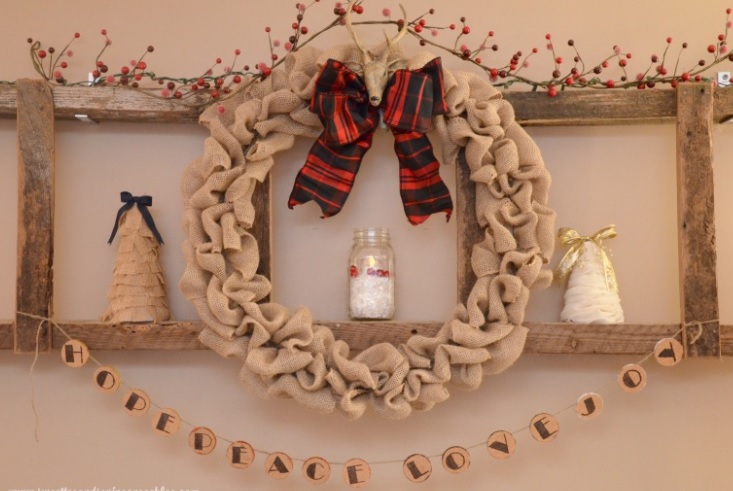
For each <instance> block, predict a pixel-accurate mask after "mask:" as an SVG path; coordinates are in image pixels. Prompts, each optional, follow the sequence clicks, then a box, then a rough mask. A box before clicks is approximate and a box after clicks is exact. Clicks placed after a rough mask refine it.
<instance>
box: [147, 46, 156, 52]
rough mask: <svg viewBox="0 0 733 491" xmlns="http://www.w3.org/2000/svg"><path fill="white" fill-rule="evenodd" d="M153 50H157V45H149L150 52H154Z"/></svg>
mask: <svg viewBox="0 0 733 491" xmlns="http://www.w3.org/2000/svg"><path fill="white" fill-rule="evenodd" d="M153 51H155V47H153V45H152V44H151V45H149V46H148V53H152V52H153Z"/></svg>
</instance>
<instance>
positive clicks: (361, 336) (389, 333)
mask: <svg viewBox="0 0 733 491" xmlns="http://www.w3.org/2000/svg"><path fill="white" fill-rule="evenodd" d="M319 324H321V325H326V326H328V327H330V328H331V330H332V331H333V332H334V336H335V337H336V339H342V340H344V341H346V342H347V343H349V346H351V348H352V350H354V351H362V350H364V349H366V348H368V347H369V346H372V345H374V344H377V343H381V342H390V343H392V344H394V345H399V344H400V343H404V342H405V341H406V340H407V339H408V338H409V337H410V336H412V335H415V334H419V335H423V336H433V335H435V333H436V332H438V329H439V328H440V326H441V323H439V322H415V323H408V322H319ZM60 326H61V328H62V329H63V330H64V331H65V332H67V333H68V334H69V335H70V336H72V337H73V338H78V339H80V340H82V341H84V342H85V343H86V344H87V346H89V348H90V349H93V350H166V351H178V350H199V349H206V347H205V346H204V345H202V344H201V343H199V341H198V335H199V333H200V332H201V330H202V329H203V328H204V324H203V323H202V322H199V321H195V322H166V323H162V324H120V325H108V324H104V323H100V322H62V323H60ZM526 326H527V328H528V329H529V334H528V336H527V344H526V346H525V349H524V352H525V353H526V354H530V353H532V354H586V355H587V354H607V355H620V354H626V355H640V356H644V355H648V354H650V353H652V352H653V350H654V345H655V344H656V342H657V341H659V340H660V339H662V338H664V337H671V336H675V334H676V333H678V332H679V331H680V326H679V325H678V324H615V325H598V324H596V325H588V324H562V323H540V322H527V323H526ZM720 329H721V340H722V354H723V355H724V356H733V325H723V326H721V327H720ZM680 337H681V336H677V338H678V339H679V338H680ZM12 339H13V337H12V324H10V323H0V350H9V349H12V348H13V341H12ZM65 341H66V337H65V336H64V335H63V334H62V333H61V332H59V331H58V330H55V331H54V342H55V344H56V345H58V346H60V345H61V344H63V343H64V342H65Z"/></svg>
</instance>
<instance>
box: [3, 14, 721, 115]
mask: <svg viewBox="0 0 733 491" xmlns="http://www.w3.org/2000/svg"><path fill="white" fill-rule="evenodd" d="M318 3H320V0H311V3H309V4H305V3H300V2H298V3H296V4H295V9H296V15H295V20H294V21H292V23H291V24H290V26H289V27H290V34H289V35H288V37H287V41H286V42H284V43H281V41H280V40H279V39H277V38H274V37H273V30H272V29H271V28H270V27H269V26H268V27H265V33H266V34H267V40H268V47H269V59H268V60H267V61H260V62H258V63H256V64H255V65H254V70H252V69H250V65H249V64H244V65H242V66H240V67H239V68H238V67H237V60H238V59H239V56H240V55H241V51H240V50H239V49H236V50H234V57H233V59H232V62H231V64H230V65H227V66H223V67H222V60H221V58H216V60H215V62H214V63H213V64H212V65H211V66H210V67H209V68H207V69H206V70H204V71H203V72H202V73H201V74H200V75H199V76H195V77H173V76H159V75H157V74H156V73H155V72H153V71H150V70H148V62H147V61H146V60H145V58H146V56H148V55H149V54H150V53H153V51H154V47H153V46H152V45H151V46H148V47H147V49H145V50H144V51H143V53H142V54H141V55H140V56H138V57H136V58H134V59H132V60H131V61H130V62H129V64H125V65H122V66H121V67H120V69H119V70H118V71H117V72H115V73H110V69H109V65H108V64H107V63H105V62H104V61H103V60H102V56H103V55H104V54H105V52H106V50H107V48H109V46H110V45H111V44H112V41H111V40H110V38H109V37H108V35H107V30H105V29H102V30H101V35H102V36H103V45H102V47H101V49H100V51H99V53H98V54H97V56H96V58H95V59H94V66H93V67H92V70H91V71H90V78H89V79H88V80H86V81H77V82H69V81H68V80H67V79H66V77H65V76H64V70H65V69H66V68H68V67H69V64H70V59H71V58H72V57H73V54H74V53H73V51H72V50H71V46H72V44H73V43H74V41H76V40H77V39H79V38H80V34H79V33H75V34H74V35H73V37H72V38H71V40H70V41H69V42H68V43H67V44H66V45H65V46H64V48H63V49H61V50H60V51H57V50H55V49H54V48H53V47H52V46H50V47H48V48H44V47H43V44H42V43H41V42H40V41H34V40H33V39H31V38H28V43H29V44H30V56H31V62H32V63H33V67H34V69H35V70H36V72H37V73H38V74H39V75H40V76H41V77H42V78H44V79H45V80H47V81H48V82H49V83H54V84H58V85H64V86H82V85H83V86H89V85H91V86H124V87H132V88H135V89H138V90H143V91H145V92H146V93H149V94H151V95H154V96H156V97H162V98H170V99H177V100H181V101H186V102H187V103H188V104H190V105H208V104H211V103H213V102H215V101H216V100H220V99H221V98H224V97H227V96H228V95H229V94H231V93H233V92H234V91H235V89H236V88H237V87H238V86H240V87H241V86H247V85H249V84H252V83H255V82H257V81H260V80H264V79H265V78H267V77H268V76H269V75H270V73H272V70H273V69H275V68H276V67H277V66H278V65H280V64H281V63H282V62H283V61H284V60H285V59H286V58H287V56H288V54H289V53H291V52H294V51H297V50H298V49H301V48H303V47H304V46H306V45H308V44H310V43H311V42H313V41H314V40H315V39H317V38H318V37H320V36H321V35H323V34H324V33H326V32H328V31H330V30H332V29H334V28H337V27H340V26H342V25H343V24H344V15H345V14H346V12H347V9H351V11H352V12H353V13H355V14H358V15H361V14H363V13H364V12H365V8H364V5H363V1H362V0H353V1H351V2H345V3H342V2H338V3H336V5H335V7H334V9H333V14H334V18H333V19H332V20H331V21H329V22H327V23H326V25H325V26H323V27H321V28H320V29H316V30H314V31H313V32H312V33H311V30H310V29H309V27H308V26H307V25H305V18H306V14H307V12H308V11H309V9H311V8H313V7H314V6H315V5H316V4H318ZM381 14H382V17H383V19H376V20H375V19H372V20H363V21H358V22H353V25H372V26H373V25H381V26H390V25H393V26H396V27H397V28H398V29H400V28H402V26H403V25H404V23H405V22H407V25H408V31H407V32H408V33H409V34H410V35H411V36H412V37H413V38H414V39H415V40H416V41H417V42H418V44H419V45H420V46H428V45H429V46H432V47H434V48H437V49H439V50H441V51H443V52H445V53H448V54H450V55H452V56H455V57H457V58H459V59H461V60H463V61H466V62H468V63H471V64H472V65H474V66H475V67H477V68H478V69H480V70H483V71H484V72H485V73H486V75H487V76H488V77H489V79H490V80H491V82H492V83H493V84H494V85H495V86H496V87H500V88H504V89H506V88H509V87H511V86H513V85H515V84H522V85H526V86H528V87H529V88H530V90H532V91H536V90H543V91H545V92H546V93H547V94H548V95H549V96H551V97H553V96H556V95H557V94H558V91H562V90H565V89H569V88H592V89H610V88H638V89H646V88H654V87H656V86H658V85H669V86H670V87H676V86H677V85H678V84H680V83H684V82H687V81H690V80H695V81H701V80H708V79H705V78H704V76H703V73H704V72H705V71H707V70H709V69H711V68H712V67H714V66H716V65H718V64H720V63H722V62H724V61H733V53H729V51H730V50H729V47H728V31H729V29H730V28H731V27H732V26H733V23H732V22H731V19H730V17H731V9H727V10H726V14H727V18H726V23H725V29H724V31H723V32H722V33H721V34H719V35H718V36H717V38H716V40H715V42H713V43H711V44H710V45H709V46H707V49H706V54H705V55H704V57H703V58H700V60H699V61H698V62H697V63H696V64H695V65H693V66H690V67H682V66H681V59H682V54H683V52H684V51H685V50H687V49H688V44H687V43H682V45H681V48H680V49H679V51H678V53H677V56H676V57H675V61H674V64H673V66H671V64H670V63H668V59H669V58H670V57H671V55H670V49H671V48H672V39H671V38H667V39H666V44H665V46H664V51H663V52H662V56H661V57H659V56H657V55H656V54H653V55H651V56H650V57H649V60H650V61H649V62H648V64H647V65H645V67H644V68H643V69H642V70H641V71H639V72H638V73H637V74H636V75H635V76H631V75H629V69H630V66H629V64H630V63H631V60H632V58H633V57H632V54H631V53H630V52H623V51H622V50H621V49H620V48H619V47H618V46H614V47H613V50H612V52H611V53H609V54H608V55H607V56H605V57H604V58H603V59H601V60H600V61H598V62H596V63H586V60H585V59H584V58H583V57H582V56H581V54H580V51H579V49H578V48H577V46H576V44H575V42H574V41H573V40H572V39H570V40H568V41H567V47H568V49H569V50H570V56H568V57H567V59H566V57H564V56H563V55H562V53H560V52H559V50H558V46H557V45H556V44H555V42H554V40H553V38H552V36H551V35H550V34H546V35H545V38H544V41H545V43H546V48H547V53H548V54H549V56H550V59H551V72H550V77H549V78H546V79H533V78H530V77H529V76H525V75H524V73H523V70H524V69H526V68H527V67H529V66H530V59H532V58H534V57H537V56H540V50H539V49H538V48H536V47H535V48H533V49H531V50H530V51H529V52H528V53H526V54H524V53H523V52H522V51H515V52H514V53H513V54H512V55H511V56H510V57H508V58H504V61H501V58H499V60H498V61H497V60H495V59H494V58H496V57H497V56H500V55H498V54H497V53H498V52H499V46H498V45H497V44H495V43H493V42H492V41H493V39H494V37H495V33H494V31H488V33H487V34H486V35H484V36H483V39H482V41H481V42H480V43H478V44H476V45H474V46H473V47H471V46H470V45H469V38H470V35H471V26H470V25H469V22H468V19H467V18H466V17H461V18H460V19H459V22H458V23H450V24H447V25H440V24H437V23H436V24H434V25H433V24H432V23H430V22H429V19H430V18H431V17H432V16H433V15H434V14H435V9H432V8H431V9H429V10H427V11H426V12H424V13H422V14H420V15H418V16H417V17H415V18H413V19H412V20H408V19H396V20H395V19H392V14H391V11H390V9H388V8H384V9H382V11H381ZM444 33H448V34H450V33H455V38H454V39H452V42H449V43H448V44H443V43H440V42H438V41H437V38H438V37H439V36H441V35H443V36H442V37H445V35H444ZM489 56H491V58H492V61H491V62H489V61H488V60H484V58H485V57H486V58H488V57H489ZM570 60H572V61H570ZM613 65H615V67H614V66H613ZM612 68H616V70H615V71H614V72H611V69H612ZM606 74H608V75H606ZM614 74H615V75H614ZM12 83H14V82H10V81H3V80H0V84H12ZM156 84H157V85H158V87H156Z"/></svg>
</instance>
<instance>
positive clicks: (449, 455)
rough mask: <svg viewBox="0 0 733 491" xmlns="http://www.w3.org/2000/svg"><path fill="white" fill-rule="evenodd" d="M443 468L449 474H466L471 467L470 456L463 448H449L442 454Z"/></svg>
mask: <svg viewBox="0 0 733 491" xmlns="http://www.w3.org/2000/svg"><path fill="white" fill-rule="evenodd" d="M442 460H443V467H444V468H445V470H447V471H448V472H450V473H451V474H460V473H461V472H466V471H467V470H468V468H469V467H470V465H471V455H470V454H469V453H468V450H466V449H465V448H463V447H451V448H449V449H448V450H446V451H445V452H443V458H442Z"/></svg>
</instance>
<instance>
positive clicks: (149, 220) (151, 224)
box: [137, 203, 163, 245]
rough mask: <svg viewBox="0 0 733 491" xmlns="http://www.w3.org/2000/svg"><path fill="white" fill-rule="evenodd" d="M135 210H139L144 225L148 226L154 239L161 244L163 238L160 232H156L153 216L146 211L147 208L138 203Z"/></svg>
mask: <svg viewBox="0 0 733 491" xmlns="http://www.w3.org/2000/svg"><path fill="white" fill-rule="evenodd" d="M137 209H138V210H140V214H141V215H142V216H143V220H145V225H147V226H148V228H149V229H150V231H151V232H152V233H153V235H154V236H155V239H156V240H157V241H158V244H161V245H162V244H163V237H161V236H160V232H158V227H156V226H155V221H154V220H153V216H152V215H151V214H150V210H148V207H147V206H145V205H143V204H140V203H138V205H137Z"/></svg>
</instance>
